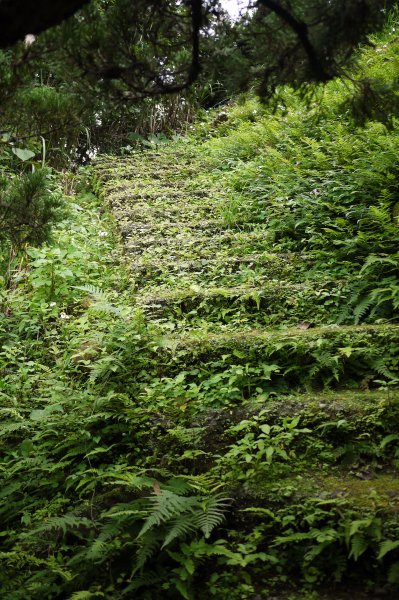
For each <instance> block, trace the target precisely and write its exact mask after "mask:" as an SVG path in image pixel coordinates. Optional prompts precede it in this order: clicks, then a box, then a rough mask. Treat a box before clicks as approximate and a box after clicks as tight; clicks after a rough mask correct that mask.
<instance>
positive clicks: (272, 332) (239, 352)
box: [157, 324, 399, 392]
mask: <svg viewBox="0 0 399 600" xmlns="http://www.w3.org/2000/svg"><path fill="white" fill-rule="evenodd" d="M157 348H158V352H159V360H160V361H161V362H162V354H163V353H167V354H168V355H171V356H172V357H173V361H174V363H172V364H173V369H174V370H176V372H177V373H178V372H179V371H181V370H188V369H190V368H191V366H192V367H194V366H196V368H197V369H198V372H197V374H196V376H195V378H194V379H198V378H201V377H202V376H203V374H204V373H209V372H212V373H214V374H215V375H216V374H217V373H223V372H229V369H231V368H232V367H233V365H236V366H241V368H243V369H244V370H245V369H255V371H253V373H254V374H253V378H252V383H251V386H252V387H256V386H258V387H260V388H263V387H265V388H266V389H268V390H269V391H270V390H275V391H276V392H278V391H281V390H284V391H288V390H290V389H291V390H292V391H295V390H297V389H298V390H299V389H306V387H310V388H313V387H317V388H320V386H321V387H326V386H330V385H338V384H342V383H343V382H345V383H346V385H349V384H350V385H353V386H360V387H362V388H363V389H366V388H367V387H368V386H369V384H370V385H376V384H374V383H373V382H375V381H392V380H394V379H397V378H398V377H399V325H391V324H388V325H387V324H385V325H346V326H340V327H338V326H336V325H331V326H320V327H314V328H308V329H303V328H301V327H300V326H298V327H290V328H287V329H280V330H277V329H273V328H269V329H253V330H245V329H243V330H238V328H237V329H236V330H235V331H226V330H224V329H223V327H222V326H220V327H219V331H218V332H209V331H208V330H207V329H206V328H205V329H199V330H197V331H195V330H194V331H192V332H190V333H188V334H186V335H182V334H180V335H176V336H174V335H172V334H170V335H164V336H161V337H160V338H159V340H158V345H157ZM168 361H170V358H169V359H168ZM270 366H273V368H272V372H270V374H269V377H270V379H268V378H267V377H266V379H265V376H264V375H262V369H263V367H265V368H266V371H268V369H269V367H270ZM274 367H276V368H275V369H274ZM169 369H172V367H171V366H169ZM245 385H246V384H245Z"/></svg>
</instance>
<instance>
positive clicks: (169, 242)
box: [0, 33, 399, 600]
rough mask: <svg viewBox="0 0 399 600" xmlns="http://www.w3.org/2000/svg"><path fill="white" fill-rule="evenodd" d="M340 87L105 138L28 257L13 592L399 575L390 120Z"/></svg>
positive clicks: (15, 440)
mask: <svg viewBox="0 0 399 600" xmlns="http://www.w3.org/2000/svg"><path fill="white" fill-rule="evenodd" d="M384 35H386V34H385V33H384ZM367 52H368V50H367ZM377 54H378V53H377ZM361 60H363V59H361ZM345 93H346V92H343V88H342V87H341V83H340V82H334V83H333V84H331V85H330V87H329V88H327V89H326V93H325V97H324V99H320V104H319V106H317V107H314V110H312V111H309V109H308V107H307V106H306V104H304V103H303V101H302V100H301V99H300V98H299V97H298V96H296V95H295V94H293V93H292V91H290V90H287V89H285V90H282V92H281V96H282V98H283V99H284V102H285V104H284V105H282V107H281V108H280V109H279V111H280V112H279V113H277V114H270V113H269V112H268V111H267V110H266V109H265V107H261V106H259V105H258V104H257V103H256V102H255V101H254V100H249V101H248V103H244V104H241V105H236V106H234V107H232V108H231V111H230V109H229V110H228V111H227V113H226V114H227V120H226V119H222V120H220V122H218V123H215V118H214V115H211V116H210V117H209V120H208V121H203V122H202V123H199V124H198V125H197V126H196V128H195V130H193V135H192V137H190V138H185V139H177V140H171V141H170V142H169V143H167V144H166V143H165V144H160V143H158V141H159V140H158V139H157V140H153V142H154V143H151V146H148V149H147V150H145V151H143V149H142V146H146V144H143V143H142V142H143V140H139V144H140V148H139V147H138V148H136V150H135V151H134V152H132V153H131V154H127V155H126V156H124V157H122V158H119V159H117V158H115V157H112V156H100V157H98V158H97V159H96V161H95V164H94V166H93V167H91V168H90V169H88V170H86V171H84V172H83V173H82V175H81V177H82V180H81V182H79V181H76V183H77V185H78V186H81V185H83V183H82V181H83V182H84V184H85V185H86V186H87V184H88V182H90V185H91V186H92V187H93V189H95V190H96V192H97V193H98V194H99V196H100V199H98V198H96V197H95V196H94V195H93V194H91V193H88V192H87V191H80V192H77V193H76V195H75V196H72V195H71V197H70V201H69V203H68V206H67V210H65V212H64V218H63V220H62V221H60V222H58V223H57V224H55V225H54V227H53V230H52V238H51V240H47V241H46V242H45V243H42V244H41V246H40V247H35V246H28V247H26V248H24V249H23V250H21V252H20V253H19V254H18V255H17V256H16V257H15V260H14V261H13V262H12V264H11V266H10V269H9V278H8V285H7V288H5V287H4V288H2V289H1V291H0V301H1V309H2V310H1V314H0V339H1V351H0V400H1V409H0V419H1V420H0V456H1V459H0V479H1V492H0V516H1V523H2V531H1V536H0V540H1V548H0V560H1V561H2V566H1V569H0V585H1V588H2V596H3V597H4V598H5V600H25V598H27V597H28V598H32V600H35V599H36V598H37V599H38V600H39V599H42V598H44V597H49V598H57V597H68V598H76V599H78V598H97V597H98V598H110V599H111V598H112V599H114V598H124V597H125V598H126V597H127V598H129V597H133V596H134V597H135V598H136V597H137V598H139V599H141V598H142V599H143V600H148V599H151V600H158V599H159V600H161V599H162V600H165V599H168V598H170V599H173V600H174V599H176V598H185V599H188V600H194V599H196V598H230V597H231V598H232V599H234V600H241V599H243V598H248V600H250V599H252V598H254V597H256V596H262V597H271V596H276V595H277V596H280V597H282V598H284V597H287V598H290V597H292V595H291V592H292V594H295V595H296V597H298V594H299V598H306V599H308V598H312V599H313V598H318V597H323V596H324V597H325V594H324V590H323V586H325V587H326V589H327V590H328V588H331V586H335V588H334V592H333V594H334V597H336V596H337V594H341V590H342V593H343V592H345V593H346V591H348V590H351V593H352V590H353V597H356V595H358V596H360V595H362V594H363V592H365V593H366V592H369V590H371V591H370V593H371V594H374V591H375V590H376V589H377V590H378V589H381V588H383V589H384V590H385V591H386V593H387V595H388V597H389V596H391V597H394V596H395V594H397V585H398V572H399V571H398V552H399V548H398V541H397V540H398V532H399V522H398V510H397V508H398V497H399V485H398V479H397V468H398V465H399V445H398V440H399V438H398V432H397V422H398V417H399V414H398V413H399V402H398V401H399V397H398V390H397V385H398V379H399V376H398V370H399V363H398V337H399V334H398V325H397V323H396V322H395V318H396V317H395V310H397V275H398V274H397V259H398V256H397V248H396V243H395V236H396V234H397V223H396V220H397V219H396V216H395V215H396V213H395V203H396V201H397V198H396V196H397V177H396V175H397V170H396V162H397V131H396V128H395V127H393V128H391V129H389V130H388V129H386V128H384V127H383V126H382V125H381V124H380V123H376V122H374V121H370V122H369V123H367V124H366V125H365V127H364V128H360V127H357V126H355V125H354V124H353V122H352V121H351V120H350V119H349V117H347V115H342V114H340V112H339V108H338V107H339V106H340V105H341V104H342V100H343V98H344V96H345ZM14 159H15V160H17V157H14V158H13V160H14ZM297 163H299V164H297ZM64 185H65V186H67V185H68V186H70V181H69V179H68V180H67V181H65V180H64ZM69 191H71V190H70V188H69ZM111 212H112V216H111ZM117 226H118V229H117ZM120 236H121V237H120ZM121 238H122V239H121ZM6 258H7V257H6V256H5V257H4V261H6ZM319 592H320V593H319ZM330 596H331V594H330ZM294 597H295V596H294ZM327 597H328V594H327Z"/></svg>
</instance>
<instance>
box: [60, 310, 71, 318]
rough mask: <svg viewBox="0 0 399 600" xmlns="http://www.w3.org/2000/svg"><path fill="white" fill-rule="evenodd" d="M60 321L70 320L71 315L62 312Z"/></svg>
mask: <svg viewBox="0 0 399 600" xmlns="http://www.w3.org/2000/svg"><path fill="white" fill-rule="evenodd" d="M60 319H70V316H69V315H67V314H66V313H64V312H62V313H61V314H60Z"/></svg>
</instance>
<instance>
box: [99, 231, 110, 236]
mask: <svg viewBox="0 0 399 600" xmlns="http://www.w3.org/2000/svg"><path fill="white" fill-rule="evenodd" d="M98 235H99V236H100V237H106V236H107V235H108V231H100V233H99V234H98Z"/></svg>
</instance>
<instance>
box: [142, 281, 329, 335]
mask: <svg viewBox="0 0 399 600" xmlns="http://www.w3.org/2000/svg"><path fill="white" fill-rule="evenodd" d="M176 283H177V282H175V285H173V283H172V285H171V286H170V287H169V289H168V287H158V288H155V289H152V290H146V289H144V290H141V291H140V293H139V294H138V297H137V304H138V306H140V307H141V308H143V310H144V312H145V313H146V314H147V315H148V316H149V317H150V318H152V319H154V318H157V317H158V318H159V317H164V319H166V320H167V321H169V320H170V319H173V320H175V321H176V322H178V320H179V319H181V320H182V325H183V326H184V327H185V328H187V327H189V326H190V324H191V326H193V327H195V326H198V323H199V322H200V320H201V319H206V320H207V321H208V323H216V324H217V323H219V322H220V323H221V324H222V323H226V324H231V325H232V326H234V327H237V326H242V327H244V326H247V327H248V326H250V327H251V324H252V327H253V326H271V325H277V324H281V325H283V324H296V323H300V322H303V321H305V320H307V321H308V323H307V326H311V325H313V326H314V325H315V324H316V323H320V322H324V323H325V322H331V318H333V315H332V311H331V306H330V297H329V296H328V295H326V296H325V295H323V294H321V293H320V289H321V287H320V288H318V287H316V286H315V285H314V284H313V283H312V282H306V283H296V284H295V283H292V282H291V281H284V280H279V279H275V280H269V281H265V282H264V283H263V285H261V286H259V285H258V286H248V285H247V286H245V285H241V286H238V287H210V286H208V287H207V286H203V287H201V288H200V287H199V286H196V285H194V284H192V285H190V286H189V287H186V288H178V287H177V286H176ZM337 286H338V284H337V283H334V282H325V283H324V285H323V286H322V287H323V289H324V291H325V292H326V291H327V289H330V291H331V292H334V293H335V294H337V293H338V292H337V291H336V290H338V287H337ZM326 300H327V305H325V303H326ZM328 319H330V321H328ZM177 326H178V325H177Z"/></svg>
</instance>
